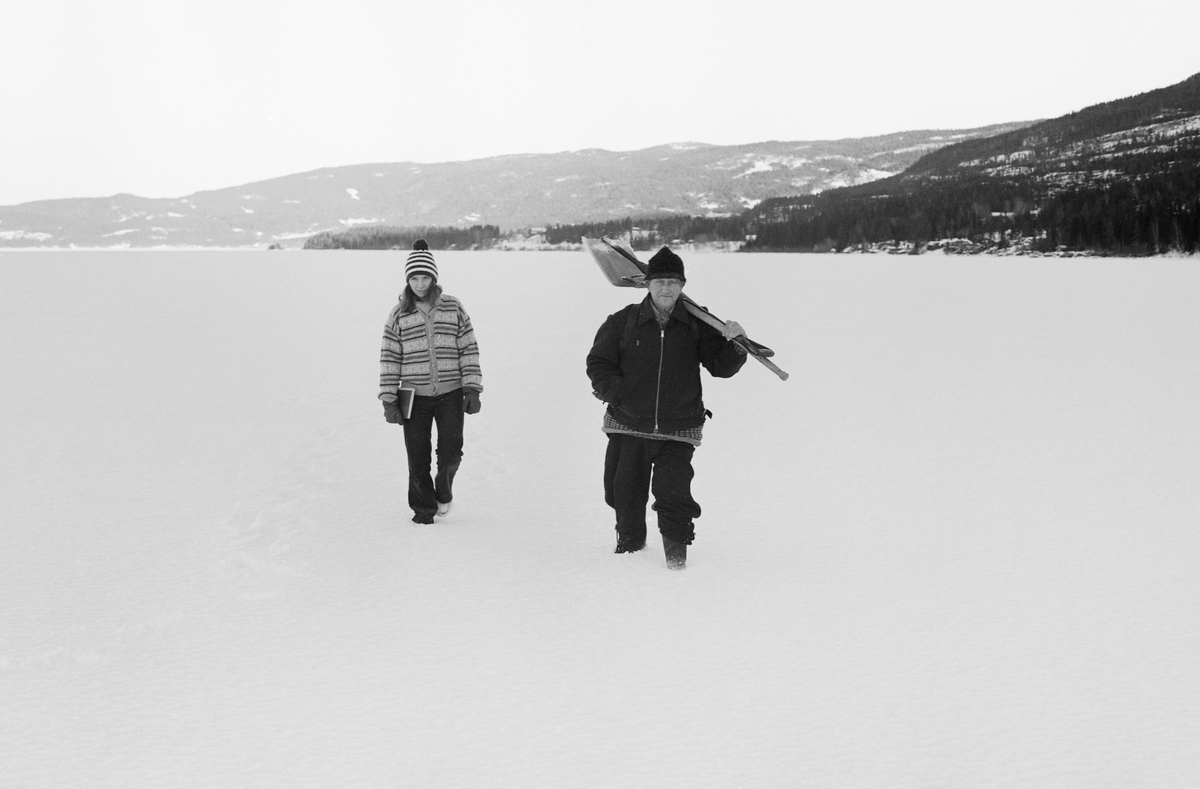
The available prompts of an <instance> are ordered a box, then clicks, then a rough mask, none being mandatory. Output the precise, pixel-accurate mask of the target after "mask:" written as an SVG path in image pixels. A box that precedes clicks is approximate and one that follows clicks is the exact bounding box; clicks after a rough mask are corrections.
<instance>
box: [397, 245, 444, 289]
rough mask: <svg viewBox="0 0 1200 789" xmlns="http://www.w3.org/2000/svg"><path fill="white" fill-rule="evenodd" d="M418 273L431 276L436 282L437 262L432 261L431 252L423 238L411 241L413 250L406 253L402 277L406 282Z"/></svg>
mask: <svg viewBox="0 0 1200 789" xmlns="http://www.w3.org/2000/svg"><path fill="white" fill-rule="evenodd" d="M420 274H426V275H428V276H430V277H433V281H434V282H437V278H438V271H437V264H436V263H434V262H433V253H432V252H430V251H429V244H426V243H425V239H423V238H419V239H417V240H416V241H414V242H413V251H412V252H409V253H408V262H407V263H406V264H405V265H404V279H405V281H406V282H407V281H408V280H410V279H412V278H413V277H415V276H418V275H420Z"/></svg>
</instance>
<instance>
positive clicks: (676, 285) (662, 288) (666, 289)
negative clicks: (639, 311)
mask: <svg viewBox="0 0 1200 789" xmlns="http://www.w3.org/2000/svg"><path fill="white" fill-rule="evenodd" d="M646 287H647V288H649V289H650V298H651V299H653V300H654V306H655V307H657V308H658V309H659V311H660V312H662V313H668V312H670V311H671V310H672V309H674V308H675V302H676V301H678V300H679V294H680V293H683V282H682V280H678V279H652V280H650V281H649V282H647V283H646Z"/></svg>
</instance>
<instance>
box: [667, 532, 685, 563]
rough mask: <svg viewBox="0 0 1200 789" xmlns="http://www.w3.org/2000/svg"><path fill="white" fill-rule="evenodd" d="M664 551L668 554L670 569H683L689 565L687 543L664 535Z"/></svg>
mask: <svg viewBox="0 0 1200 789" xmlns="http://www.w3.org/2000/svg"><path fill="white" fill-rule="evenodd" d="M663 553H665V554H666V556H667V569H668V570H682V569H683V568H684V567H686V566H687V543H685V542H675V541H674V540H672V539H670V538H669V537H667V536H666V535H663Z"/></svg>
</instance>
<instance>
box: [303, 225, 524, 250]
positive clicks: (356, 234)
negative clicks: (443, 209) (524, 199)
mask: <svg viewBox="0 0 1200 789" xmlns="http://www.w3.org/2000/svg"><path fill="white" fill-rule="evenodd" d="M418 238H423V239H425V240H426V241H427V242H428V243H429V247H430V249H490V248H492V247H493V246H495V245H496V243H497V242H498V241H499V240H500V239H501V234H500V228H499V227H497V226H496V225H474V226H472V227H469V228H457V227H393V226H390V225H366V226H362V227H352V228H349V229H347V230H337V231H332V230H326V231H322V232H320V233H317V234H316V235H314V236H312V237H310V238H309V239H308V240H307V241H305V242H304V248H305V249H412V245H413V242H414V241H416V240H417V239H418Z"/></svg>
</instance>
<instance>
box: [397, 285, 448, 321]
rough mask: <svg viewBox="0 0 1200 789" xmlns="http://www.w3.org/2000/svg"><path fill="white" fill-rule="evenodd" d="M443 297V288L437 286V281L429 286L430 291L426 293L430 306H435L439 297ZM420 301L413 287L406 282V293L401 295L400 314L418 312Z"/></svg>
mask: <svg viewBox="0 0 1200 789" xmlns="http://www.w3.org/2000/svg"><path fill="white" fill-rule="evenodd" d="M441 295H442V286H441V285H439V284H437V281H434V282H433V283H432V284H431V285H430V286H429V290H427V291H425V300H426V301H428V302H429V303H430V304H433V303H434V302H436V301H437V300H438V297H439V296H441ZM418 301H420V299H418V298H417V294H415V293H413V289H412V287H411V286H410V285H409V284H408V283H407V282H405V283H404V292H403V293H401V294H400V312H401V314H403V313H408V312H414V311H416V309H417V302H418Z"/></svg>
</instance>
